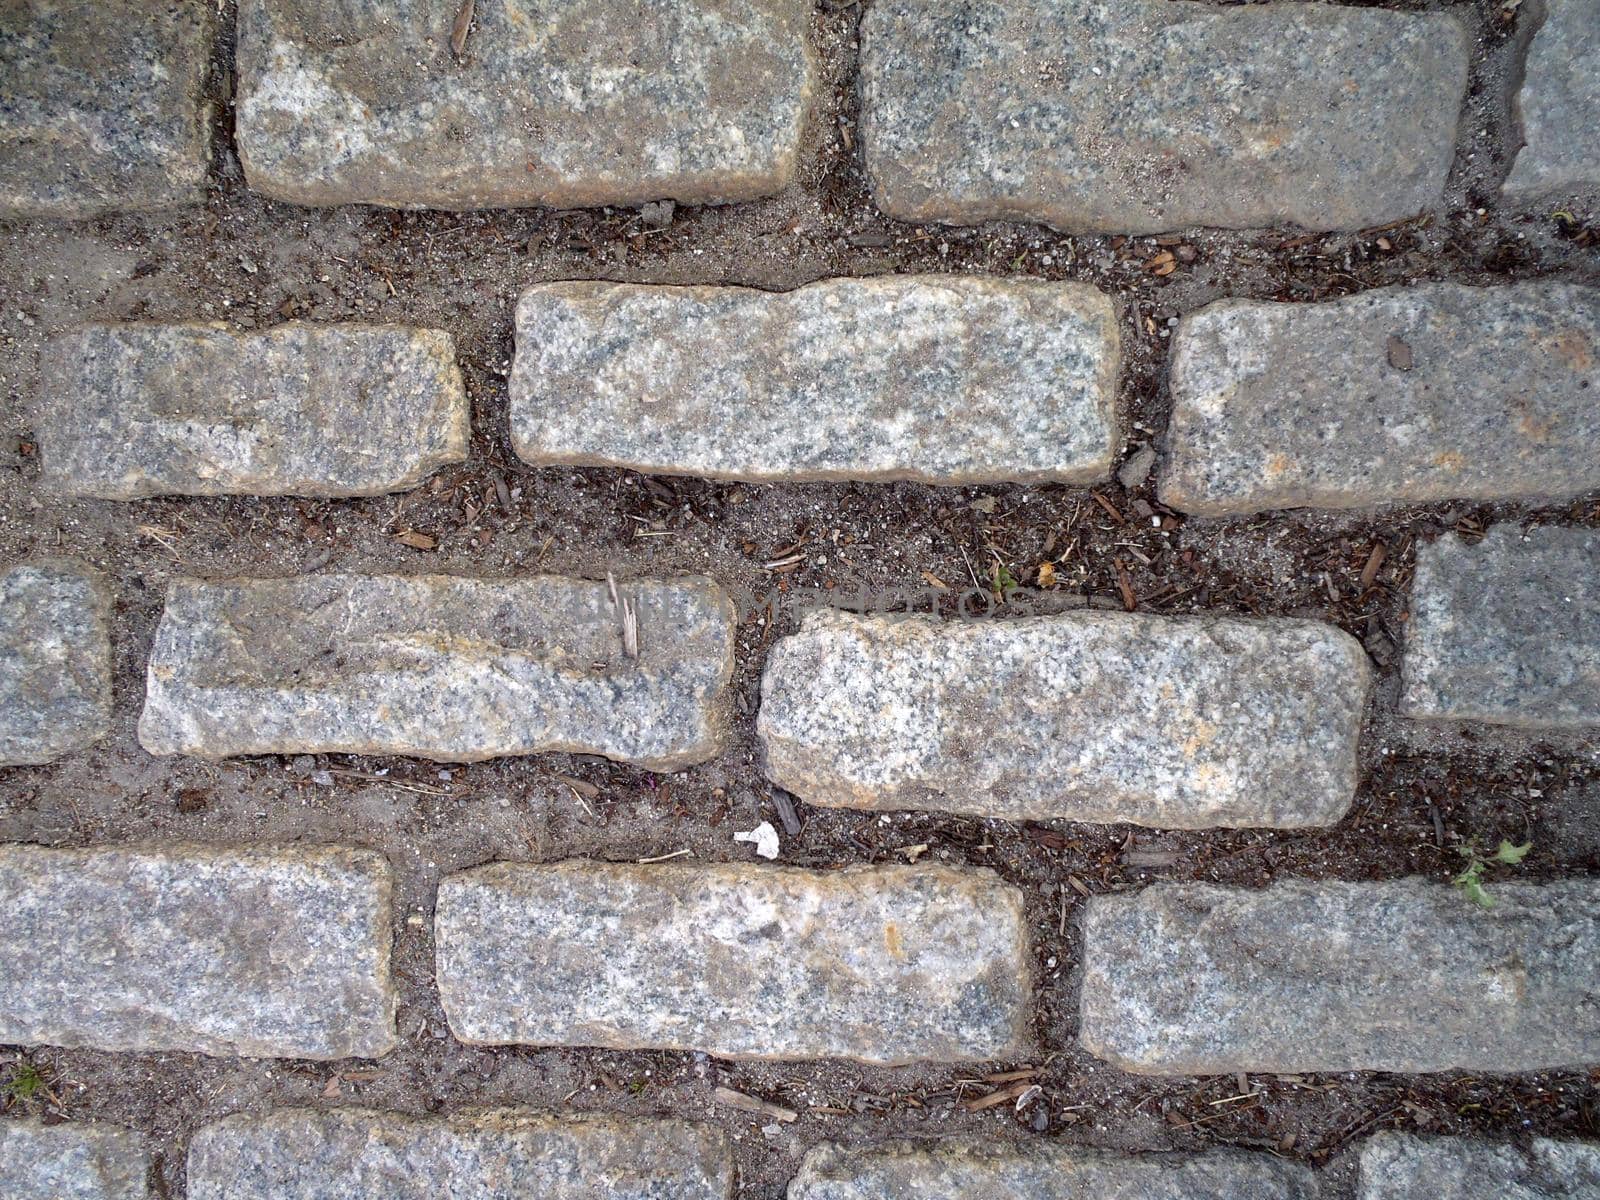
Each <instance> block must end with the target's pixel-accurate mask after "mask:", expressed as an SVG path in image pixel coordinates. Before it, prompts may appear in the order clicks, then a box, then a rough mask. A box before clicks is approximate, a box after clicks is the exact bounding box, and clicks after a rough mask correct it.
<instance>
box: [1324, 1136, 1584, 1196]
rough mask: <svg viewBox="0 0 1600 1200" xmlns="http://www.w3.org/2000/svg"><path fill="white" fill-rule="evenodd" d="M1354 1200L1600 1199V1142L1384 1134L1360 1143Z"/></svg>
mask: <svg viewBox="0 0 1600 1200" xmlns="http://www.w3.org/2000/svg"><path fill="white" fill-rule="evenodd" d="M1359 1171H1360V1182H1359V1183H1358V1184H1357V1192H1356V1200H1600V1145H1595V1144H1593V1143H1584V1142H1557V1141H1552V1140H1551V1139H1549V1138H1534V1139H1533V1141H1532V1143H1531V1144H1530V1145H1529V1147H1528V1149H1527V1150H1523V1149H1522V1148H1521V1147H1518V1146H1512V1145H1507V1144H1505V1143H1501V1142H1487V1141H1479V1140H1477V1139H1475V1138H1447V1137H1440V1138H1419V1137H1412V1136H1410V1135H1409V1134H1403V1133H1387V1132H1386V1133H1379V1134H1375V1135H1374V1136H1373V1137H1371V1138H1369V1139H1368V1140H1367V1141H1366V1142H1365V1143H1363V1145H1362V1147H1361V1157H1360V1168H1359Z"/></svg>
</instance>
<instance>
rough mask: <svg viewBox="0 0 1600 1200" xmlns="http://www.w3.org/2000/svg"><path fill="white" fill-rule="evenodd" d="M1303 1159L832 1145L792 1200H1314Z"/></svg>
mask: <svg viewBox="0 0 1600 1200" xmlns="http://www.w3.org/2000/svg"><path fill="white" fill-rule="evenodd" d="M1316 1195H1317V1191H1316V1182H1315V1179H1314V1178H1313V1176H1312V1174H1311V1172H1310V1171H1309V1170H1307V1169H1306V1168H1305V1167H1303V1166H1300V1165H1299V1164H1298V1163H1291V1162H1283V1161H1280V1160H1278V1159H1276V1158H1273V1157H1272V1156H1271V1155H1268V1154H1248V1153H1240V1152H1238V1151H1232V1150H1210V1151H1207V1152H1205V1153H1202V1154H1192V1155H1176V1154H1148V1155H1140V1156H1137V1157H1135V1156H1130V1155H1124V1154H1113V1153H1108V1152H1106V1151H1103V1150H1093V1149H1087V1148H1084V1147H1075V1146H1060V1145H1052V1144H1050V1143H1041V1142H1032V1143H1025V1144H1023V1145H1020V1146H1016V1145H1013V1146H1007V1145H996V1144H994V1143H992V1142H990V1143H978V1142H969V1141H943V1142H929V1143H921V1144H919V1143H912V1142H901V1143H891V1144H889V1145H887V1146H883V1147H878V1148H874V1149H870V1150H865V1151H861V1150H846V1149H844V1148H842V1147H840V1146H836V1145H833V1144H831V1143H827V1142H824V1143H823V1144H822V1145H820V1146H818V1147H816V1148H815V1149H813V1150H812V1151H811V1152H810V1153H809V1154H807V1155H806V1157H805V1160H804V1161H803V1162H802V1163H801V1164H800V1171H799V1173H798V1174H797V1175H796V1176H795V1178H794V1182H792V1183H791V1184H790V1185H789V1193H788V1200H931V1198H933V1197H974V1198H976V1197H1002V1196H1003V1197H1007V1198H1008V1200H1078V1198H1079V1197H1084V1198H1088V1197H1093V1200H1314V1198H1315V1197H1316Z"/></svg>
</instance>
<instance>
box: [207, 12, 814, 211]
mask: <svg viewBox="0 0 1600 1200" xmlns="http://www.w3.org/2000/svg"><path fill="white" fill-rule="evenodd" d="M460 7H461V6H460V5H459V4H458V3H457V2H456V0H431V2H430V3H426V4H418V3H415V2H414V0H340V2H339V3H337V4H331V5H330V4H321V3H309V2H307V0H242V2H241V3H240V5H239V117H238V144H239V156H240V158H241V160H242V161H243V163H244V169H245V175H246V178H247V179H248V180H249V183H250V186H251V187H253V188H255V189H256V190H257V191H261V192H265V193H267V194H268V195H271V196H276V197H278V198H279V199H283V200H292V201H295V202H296V203H300V204H342V203H347V202H362V203H374V204H387V205H392V206H398V207H412V208H419V207H426V208H455V209H466V208H496V207H510V206H517V205H551V206H554V207H558V208H573V207H579V206H583V205H595V204H640V203H643V202H645V201H652V200H658V199H661V198H670V199H673V200H678V201H687V202H691V203H706V202H712V203H718V202H725V201H732V200H749V199H753V198H755V197H758V196H766V195H771V194H772V193H774V192H777V191H779V190H781V189H782V188H783V187H785V186H786V185H787V184H788V183H789V180H790V178H791V177H792V176H793V174H794V168H795V159H796V156H797V154H798V151H799V141H800V132H801V128H802V125H803V123H804V116H805V109H806V106H807V103H808V99H809V96H810V94H811V90H812V87H813V66H812V62H811V54H810V50H809V48H808V45H807V41H806V29H807V22H808V17H809V14H810V5H808V4H805V3H802V2H801V0H662V2H649V0H547V2H544V3H539V4H533V3H531V2H530V0H477V4H476V5H475V10H474V12H475V15H474V19H473V24H472V29H471V32H470V34H469V35H468V37H467V40H466V44H465V47H464V51H465V52H464V54H463V56H462V57H461V58H459V59H458V58H456V57H455V56H454V55H453V54H452V50H451V47H450V40H451V34H452V28H453V25H454V22H455V19H456V15H457V13H458V11H459V10H460Z"/></svg>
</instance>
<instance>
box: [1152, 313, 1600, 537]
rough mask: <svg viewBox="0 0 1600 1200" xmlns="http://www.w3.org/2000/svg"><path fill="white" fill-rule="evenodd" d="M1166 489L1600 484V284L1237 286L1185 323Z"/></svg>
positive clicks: (1177, 343)
mask: <svg viewBox="0 0 1600 1200" xmlns="http://www.w3.org/2000/svg"><path fill="white" fill-rule="evenodd" d="M1170 371H1171V375H1170V382H1171V391H1172V400H1173V413H1172V421H1171V425H1170V428H1169V432H1168V435H1167V446H1166V453H1165V456H1164V462H1163V466H1162V470H1161V476H1160V483H1159V494H1160V496H1161V499H1162V502H1163V503H1165V504H1168V505H1171V506H1172V507H1174V508H1177V509H1181V510H1182V511H1184V512H1187V513H1193V514H1197V515H1202V516H1221V515H1228V514H1233V513H1253V512H1260V511H1262V510H1265V509H1273V508H1296V507H1301V506H1312V507H1319V508H1370V507H1375V506H1378V505H1384V504H1395V503H1402V502H1415V501H1425V500H1445V499H1470V500H1497V499H1512V498H1518V497H1527V498H1558V497H1565V496H1572V495H1576V494H1578V493H1580V492H1584V491H1587V490H1589V489H1590V488H1594V487H1600V422H1597V421H1595V419H1594V412H1595V406H1596V404H1597V403H1600V288H1585V287H1577V286H1574V285H1571V284H1564V283H1526V284H1515V285H1511V286H1505V287H1488V288H1473V287H1462V286H1460V285H1459V284H1453V283H1431V284H1422V285H1419V286H1417V287H1407V288H1383V289H1379V290H1375V291H1370V292H1363V293H1361V294H1359V295H1356V296H1349V297H1346V298H1344V299H1341V300H1333V301H1329V302H1326V303H1317V304H1274V303H1266V302H1262V301H1254V300H1224V301H1220V302H1218V303H1216V304H1210V305H1207V306H1206V307H1205V308H1202V309H1200V310H1198V311H1197V312H1194V313H1190V314H1189V315H1188V316H1186V317H1185V318H1184V319H1183V321H1182V322H1181V323H1180V324H1179V326H1178V331H1177V335H1176V337H1175V339H1174V342H1173V348H1172V360H1171V368H1170Z"/></svg>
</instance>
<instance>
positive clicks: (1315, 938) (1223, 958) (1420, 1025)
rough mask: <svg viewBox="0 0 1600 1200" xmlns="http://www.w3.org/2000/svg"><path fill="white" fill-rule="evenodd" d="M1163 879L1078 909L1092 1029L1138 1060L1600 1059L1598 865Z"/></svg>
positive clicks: (1461, 1063) (1331, 1065)
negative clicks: (1572, 870)
mask: <svg viewBox="0 0 1600 1200" xmlns="http://www.w3.org/2000/svg"><path fill="white" fill-rule="evenodd" d="M1488 891H1489V893H1490V896H1491V897H1492V899H1493V901H1494V907H1492V908H1489V909H1485V908H1482V907H1480V906H1479V905H1477V904H1475V903H1474V902H1473V901H1471V900H1469V899H1468V898H1467V897H1466V896H1464V895H1463V894H1462V893H1461V892H1459V891H1457V890H1456V889H1455V888H1453V887H1451V886H1450V885H1449V884H1448V883H1442V882H1440V883H1434V882H1430V881H1427V880H1422V879H1404V880H1397V881H1392V882H1386V883H1346V882H1341V881H1325V882H1311V881H1304V880H1290V881H1287V882H1283V883H1277V884H1274V885H1273V886H1271V887H1269V888H1266V889H1264V890H1261V891H1243V890H1239V889H1234V888H1222V887H1214V886H1212V885H1209V884H1199V883H1178V884H1157V885H1155V886H1153V887H1148V888H1145V889H1144V890H1143V891H1139V892H1132V893H1125V894H1122V895H1115V896H1096V897H1094V898H1092V899H1090V900H1089V901H1088V902H1087V904H1086V912H1085V916H1084V920H1083V947H1084V949H1083V975H1082V999H1081V1014H1080V1017H1081V1022H1080V1040H1081V1041H1082V1043H1083V1046H1084V1048H1085V1049H1087V1050H1088V1051H1089V1052H1090V1053H1092V1054H1095V1055H1097V1056H1098V1057H1100V1058H1103V1059H1106V1060H1108V1061H1110V1062H1112V1063H1115V1064H1116V1065H1117V1066H1119V1067H1121V1068H1122V1069H1123V1070H1126V1071H1133V1072H1137V1073H1140V1074H1154V1075H1215V1074H1224V1073H1229V1072H1234V1071H1274V1072H1299V1071H1400V1072H1431V1071H1452V1070H1465V1071H1477V1072H1485V1073H1497V1072H1507V1073H1508V1072H1515V1071H1539V1070H1545V1069H1547V1068H1557V1067H1574V1066H1580V1065H1584V1064H1589V1063H1594V1062H1596V1061H1600V975H1597V974H1596V972H1595V969H1594V965H1595V963H1596V962H1600V880H1593V879H1573V880H1566V881H1562V882H1558V883H1546V884H1527V883H1514V882H1502V881H1498V880H1491V881H1490V883H1489V885H1488Z"/></svg>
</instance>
